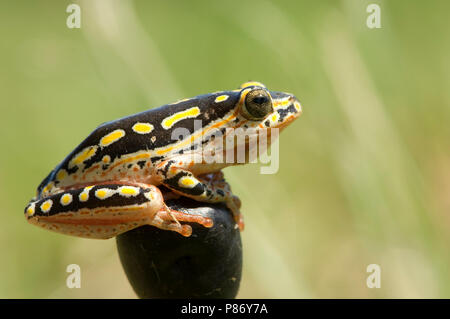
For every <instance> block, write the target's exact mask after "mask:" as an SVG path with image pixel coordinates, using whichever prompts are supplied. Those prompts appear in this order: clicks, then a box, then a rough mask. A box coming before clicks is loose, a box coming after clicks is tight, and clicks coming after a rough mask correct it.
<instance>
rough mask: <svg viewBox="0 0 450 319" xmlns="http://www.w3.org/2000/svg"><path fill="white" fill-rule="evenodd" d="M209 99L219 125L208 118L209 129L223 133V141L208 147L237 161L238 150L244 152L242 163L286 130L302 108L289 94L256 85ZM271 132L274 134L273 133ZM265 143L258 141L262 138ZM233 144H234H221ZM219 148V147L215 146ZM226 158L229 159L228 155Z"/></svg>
mask: <svg viewBox="0 0 450 319" xmlns="http://www.w3.org/2000/svg"><path fill="white" fill-rule="evenodd" d="M211 99H215V102H216V103H215V107H214V108H209V109H208V112H211V111H214V113H213V114H214V115H215V116H216V117H219V116H218V114H223V115H221V116H220V118H219V121H217V120H216V119H214V118H213V117H212V116H210V127H214V128H216V129H219V130H221V131H222V134H225V135H226V139H219V140H216V139H214V140H212V139H209V137H208V136H207V135H206V136H205V138H206V139H207V140H210V141H211V142H208V143H207V144H208V145H207V146H209V145H212V147H214V148H215V150H216V151H217V149H222V148H223V149H224V150H225V153H226V154H228V153H234V154H235V155H234V156H232V158H235V159H236V158H237V157H236V154H237V152H239V149H241V150H244V151H245V153H242V154H245V161H244V162H245V163H247V162H249V161H248V160H249V155H250V153H251V152H250V151H251V150H254V149H256V147H258V148H259V147H260V146H261V145H260V146H258V145H259V144H260V142H258V140H259V141H261V142H262V143H263V144H264V143H265V145H266V146H269V145H270V144H271V142H273V140H274V139H276V137H277V136H278V132H279V131H281V130H282V129H284V128H285V127H287V126H288V125H289V124H290V123H291V122H292V121H294V120H295V119H296V118H298V117H299V116H300V115H301V113H302V107H301V105H300V102H299V101H298V100H297V98H296V97H295V96H294V95H292V94H289V93H283V92H276V91H269V90H268V89H267V88H266V87H265V86H264V85H263V84H261V83H259V82H246V83H244V84H242V85H241V87H240V88H239V89H238V90H234V91H228V92H216V93H214V94H213V96H212V97H211ZM274 130H275V131H276V132H274ZM264 137H265V141H264V140H261V139H260V138H264ZM225 140H227V141H234V143H233V144H228V142H226V143H224V141H225ZM217 145H218V146H217ZM227 156H228V155H227Z"/></svg>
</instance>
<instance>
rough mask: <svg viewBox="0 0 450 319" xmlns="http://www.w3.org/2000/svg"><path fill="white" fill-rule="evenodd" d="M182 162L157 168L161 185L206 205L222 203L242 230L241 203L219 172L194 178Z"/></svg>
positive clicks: (168, 162) (162, 164)
mask: <svg viewBox="0 0 450 319" xmlns="http://www.w3.org/2000/svg"><path fill="white" fill-rule="evenodd" d="M187 166H189V164H187V165H185V167H183V161H174V160H168V161H165V162H162V163H161V164H159V166H158V167H157V174H158V176H159V177H160V178H161V183H162V184H163V185H164V186H166V187H168V188H170V189H171V190H173V191H174V192H176V193H179V194H181V195H183V196H186V197H189V198H192V199H195V200H198V201H200V202H206V203H219V202H224V203H225V204H226V205H227V207H228V208H229V209H230V210H231V212H232V213H233V218H234V220H235V221H236V224H237V225H238V226H239V229H240V230H243V229H244V220H243V217H242V214H241V213H240V208H241V201H240V199H239V198H238V197H237V196H235V195H233V193H232V192H231V188H230V185H229V184H228V183H227V182H226V181H225V180H224V179H223V174H222V172H221V171H218V172H215V173H210V174H205V175H201V176H197V177H196V176H194V174H192V173H191V172H190V171H189V170H187V169H186V167H187Z"/></svg>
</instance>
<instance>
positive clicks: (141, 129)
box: [132, 122, 154, 134]
mask: <svg viewBox="0 0 450 319" xmlns="http://www.w3.org/2000/svg"><path fill="white" fill-rule="evenodd" d="M153 128H154V127H153V125H151V124H150V123H141V122H138V123H136V124H134V125H133V127H132V129H133V131H135V132H136V133H138V134H148V133H150V132H151V131H153Z"/></svg>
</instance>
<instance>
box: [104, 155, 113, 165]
mask: <svg viewBox="0 0 450 319" xmlns="http://www.w3.org/2000/svg"><path fill="white" fill-rule="evenodd" d="M102 162H103V163H105V164H108V163H109V162H111V157H110V156H109V155H105V156H103V158H102Z"/></svg>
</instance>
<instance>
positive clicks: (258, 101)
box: [253, 96, 267, 105]
mask: <svg viewBox="0 0 450 319" xmlns="http://www.w3.org/2000/svg"><path fill="white" fill-rule="evenodd" d="M253 102H254V103H256V104H259V105H262V104H264V103H267V97H265V96H257V97H255V98H254V99H253Z"/></svg>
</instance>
